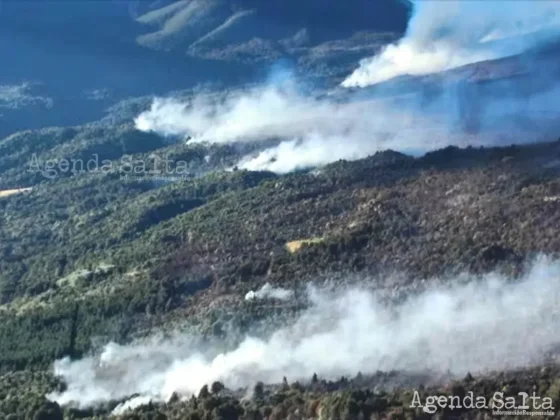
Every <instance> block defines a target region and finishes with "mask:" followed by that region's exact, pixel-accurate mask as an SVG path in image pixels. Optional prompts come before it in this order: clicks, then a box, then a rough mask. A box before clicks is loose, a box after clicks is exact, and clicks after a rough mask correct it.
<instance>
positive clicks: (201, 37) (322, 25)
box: [0, 0, 408, 137]
mask: <svg viewBox="0 0 560 420" xmlns="http://www.w3.org/2000/svg"><path fill="white" fill-rule="evenodd" d="M407 17H408V6H407V5H406V4H405V3H402V2H400V1H398V0H390V1H386V2H369V1H366V0H355V1H353V2H351V3H349V4H348V3H345V4H344V7H342V6H341V4H339V3H337V2H334V1H332V0H320V1H319V0H310V1H306V2H295V1H287V2H280V1H271V2H256V1H254V0H236V1H232V0H204V1H201V0H183V1H178V2H170V1H157V2H144V1H128V2H125V1H112V0H105V1H96V2H82V1H57V0H53V1H44V2H17V1H3V2H2V3H1V8H0V55H1V57H2V60H3V62H5V63H9V65H6V66H3V67H2V69H1V70H0V137H3V136H5V135H7V134H9V133H12V132H14V131H17V130H21V129H26V128H40V127H43V126H46V125H75V124H81V123H84V122H87V121H93V120H96V119H98V118H100V117H102V116H103V112H104V110H105V109H106V108H107V107H108V106H110V105H112V104H115V103H116V102H118V101H119V100H121V99H123V98H128V97H134V96H142V95H150V94H163V93H167V92H169V91H171V90H177V89H185V88H189V87H192V86H193V85H196V84H198V83H203V82H219V83H221V84H223V85H233V84H237V83H240V82H243V81H248V80H255V78H258V77H264V75H265V74H266V73H267V72H268V70H269V68H270V65H271V64H272V63H274V62H275V61H276V60H278V59H285V58H287V59H289V60H290V61H291V62H292V63H293V64H294V65H295V66H296V67H297V66H299V67H300V68H302V69H303V70H304V72H305V74H306V76H309V77H314V76H320V77H330V76H332V75H333V74H336V73H337V72H338V73H340V74H345V73H347V72H349V71H350V70H351V68H352V67H353V66H355V64H356V62H357V61H358V60H359V59H360V58H362V57H363V56H366V55H370V54H372V53H373V52H374V51H376V50H377V49H378V48H379V47H380V46H381V45H383V44H384V43H386V42H388V41H389V40H391V39H394V37H395V36H399V34H402V32H403V30H404V29H405V27H406V22H407ZM224 61H227V62H224ZM22 86H23V89H24V91H25V93H24V95H25V97H32V98H35V97H41V98H46V100H47V101H48V104H49V106H48V107H45V106H43V105H41V104H39V106H37V101H36V100H34V101H31V102H29V101H27V105H26V106H22V104H23V103H24V102H22V101H21V100H20V99H21V97H20V98H16V99H18V100H19V105H18V106H17V107H16V106H14V105H13V103H11V102H9V101H8V103H6V98H7V96H6V95H4V96H3V98H4V99H2V98H1V96H2V92H4V93H5V92H7V91H21V90H22ZM10 100H11V99H10ZM39 102H41V103H43V102H44V101H39ZM16 108H17V109H16Z"/></svg>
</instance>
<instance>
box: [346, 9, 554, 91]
mask: <svg viewBox="0 0 560 420" xmlns="http://www.w3.org/2000/svg"><path fill="white" fill-rule="evenodd" d="M413 5H414V13H413V16H412V18H411V20H410V22H409V26H408V29H407V33H406V35H405V36H404V38H402V39H401V40H400V41H398V42H397V43H396V44H392V45H389V46H387V47H385V48H384V49H383V50H382V52H381V53H380V54H379V55H377V56H375V57H371V58H368V59H364V60H363V61H362V62H361V63H360V66H359V68H358V69H356V70H355V71H354V72H353V73H352V74H351V75H350V76H349V77H348V78H346V79H345V80H344V81H343V82H342V86H344V87H352V86H359V87H364V86H368V85H372V84H376V83H379V82H383V81H385V80H389V79H392V78H394V77H396V76H402V75H422V74H428V73H435V72H440V71H443V70H448V69H451V68H454V67H459V66H462V65H466V64H470V63H475V62H479V61H484V60H491V59H496V58H501V57H507V56H511V55H515V54H519V53H521V52H523V51H525V50H527V49H530V48H532V47H535V46H537V45H540V44H542V43H543V42H546V41H549V40H551V39H555V38H557V37H558V35H559V34H560V4H559V3H558V2H557V1H546V0H543V1H526V0H520V1H514V2H508V3H507V4H505V3H504V2H503V1H492V0H491V1H476V0H475V1H457V0H449V1H445V2H429V1H421V0H416V1H413Z"/></svg>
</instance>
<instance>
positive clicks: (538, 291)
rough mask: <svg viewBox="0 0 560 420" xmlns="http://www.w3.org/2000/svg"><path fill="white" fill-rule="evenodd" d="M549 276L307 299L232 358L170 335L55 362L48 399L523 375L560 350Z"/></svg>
mask: <svg viewBox="0 0 560 420" xmlns="http://www.w3.org/2000/svg"><path fill="white" fill-rule="evenodd" d="M559 277H560V262H558V261H551V260H548V259H546V258H541V259H539V260H538V261H537V262H536V263H535V264H534V265H533V266H532V267H531V268H530V270H528V271H527V273H526V275H525V276H524V277H523V278H522V279H521V280H520V281H516V282H511V281H507V279H505V278H503V277H501V276H499V275H497V274H491V275H487V276H486V277H484V278H482V279H474V278H470V277H469V276H467V275H464V276H461V277H460V278H458V279H456V281H455V282H453V281H452V282H449V283H445V284H448V286H446V287H443V286H437V287H436V286H434V287H431V288H427V289H426V290H425V291H424V292H421V293H420V294H416V295H410V296H409V297H407V298H406V299H402V300H400V301H399V303H393V304H390V303H387V300H385V299H383V298H380V295H378V294H376V293H373V292H371V291H368V290H365V289H361V288H357V287H348V288H346V289H345V290H342V289H339V290H334V291H333V290H332V289H329V290H328V291H325V290H321V289H314V290H313V289H312V290H311V291H310V292H309V300H310V302H311V306H310V307H309V309H307V310H306V311H304V312H303V313H302V314H301V315H300V316H299V317H298V318H297V320H295V321H293V322H292V323H290V324H289V325H286V326H284V327H282V328H280V329H277V330H276V331H275V332H273V333H272V334H271V335H270V336H269V337H268V338H256V337H250V336H249V337H247V338H245V339H244V340H242V341H241V342H240V344H239V345H238V346H237V347H235V348H232V349H230V350H223V351H220V350H218V349H217V348H216V347H214V348H213V350H212V351H208V350H207V349H204V348H202V347H201V346H200V345H198V344H197V343H196V340H195V339H194V338H193V337H190V336H187V335H181V334H177V335H176V336H175V337H173V338H171V339H164V340H156V339H153V340H149V341H144V342H137V343H134V344H131V345H128V346H121V345H117V344H114V343H111V344H108V345H107V346H106V347H105V348H104V349H103V350H102V352H101V354H100V355H97V356H91V357H86V358H84V359H82V360H79V361H73V362H72V361H70V360H68V359H64V360H60V361H58V362H56V364H55V367H54V369H55V373H56V374H57V375H59V376H61V377H62V378H63V379H64V380H65V381H66V382H67V384H68V388H67V390H66V391H64V392H62V393H60V394H52V395H49V398H50V399H52V400H55V401H58V402H59V403H61V404H74V405H78V406H82V407H83V406H90V405H94V404H97V403H101V402H106V401H108V400H111V399H118V398H126V397H128V396H131V395H136V397H135V398H134V399H133V400H131V401H129V402H128V403H127V404H128V405H129V406H134V405H135V404H141V403H145V402H146V401H148V400H149V399H153V400H166V399H168V398H169V397H170V396H171V395H172V393H174V392H177V393H179V394H180V395H182V396H189V395H192V394H196V393H197V392H198V391H199V390H200V388H201V387H202V386H203V385H205V384H211V383H212V382H213V381H218V380H219V381H223V382H224V383H225V384H226V385H227V386H229V387H233V388H237V387H240V388H243V387H249V386H252V385H253V384H254V383H255V382H257V381H263V382H266V383H279V382H281V381H282V378H283V377H284V376H286V377H287V378H288V379H289V380H291V381H294V380H304V381H305V380H308V379H309V378H311V376H312V375H313V373H317V374H318V375H320V376H322V377H326V378H338V377H340V376H341V375H355V374H357V373H358V372H362V373H364V374H367V373H373V372H376V371H377V370H378V369H379V370H392V369H397V370H403V371H408V372H419V371H423V372H426V371H431V372H433V373H437V372H447V371H449V372H451V373H453V374H457V375H463V374H465V373H466V372H467V371H470V372H473V373H475V372H483V371H487V370H489V369H507V368H513V367H519V366H525V365H530V364H532V363H538V362H542V360H543V358H544V357H545V354H546V353H547V352H548V351H549V350H551V349H552V348H553V347H554V346H557V345H558V344H559V343H558V336H557V334H556V332H557V331H558V330H559V328H560V314H559V313H558V302H559V299H560V282H558V278H559ZM124 408H126V406H121V407H120V408H119V410H122V409H124Z"/></svg>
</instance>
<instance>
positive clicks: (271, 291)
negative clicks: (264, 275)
mask: <svg viewBox="0 0 560 420" xmlns="http://www.w3.org/2000/svg"><path fill="white" fill-rule="evenodd" d="M293 296H294V292H293V291H292V290H288V289H284V288H283V287H274V286H272V285H271V284H270V283H266V284H264V285H263V286H262V287H261V288H260V289H259V290H257V291H253V290H250V291H249V292H247V294H246V295H245V300H255V299H257V300H260V299H277V300H289V299H291V298H292V297H293Z"/></svg>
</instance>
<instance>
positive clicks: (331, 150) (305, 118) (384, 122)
mask: <svg viewBox="0 0 560 420" xmlns="http://www.w3.org/2000/svg"><path fill="white" fill-rule="evenodd" d="M517 83H519V82H517ZM512 86H513V85H512ZM515 86H517V88H519V86H520V85H519V84H518V85H515ZM515 86H513V89H515V88H516V87H515ZM552 93H553V92H550V93H547V94H541V95H535V96H533V97H532V98H531V102H530V103H528V102H527V101H528V98H527V96H521V97H517V98H507V97H506V98H502V97H501V96H500V97H496V98H493V97H492V96H491V94H492V92H490V96H489V97H487V98H485V99H484V98H481V99H480V101H481V102H484V104H485V106H486V110H485V111H484V112H481V113H480V114H481V115H479V117H478V118H479V119H480V122H479V124H480V127H481V131H480V132H479V133H478V134H477V135H476V136H473V135H471V134H466V133H465V132H464V131H463V128H462V121H461V120H462V118H463V115H462V114H461V112H462V111H461V110H460V102H461V93H460V92H458V91H457V90H456V89H454V88H449V89H447V90H443V91H442V92H441V93H440V94H439V96H437V97H436V98H435V99H433V100H431V102H429V103H427V102H426V101H424V100H423V98H422V95H421V93H418V92H416V93H414V92H413V93H411V94H409V95H405V96H401V97H392V98H384V99H381V98H377V99H376V98H373V97H370V98H368V99H365V100H364V99H361V100H348V98H346V99H345V100H344V101H342V100H338V99H336V98H335V97H333V96H327V95H325V96H311V95H306V94H303V93H301V92H300V91H299V90H298V89H297V87H296V86H295V83H291V82H289V83H283V84H280V85H279V84H271V85H267V86H264V87H253V88H250V89H241V90H239V91H235V92H228V93H224V94H222V95H219V94H218V95H212V96H202V95H201V96H195V97H193V98H192V99H191V100H190V101H188V102H181V101H178V100H176V99H156V100H155V101H154V103H153V104H152V107H151V109H150V110H148V111H146V112H144V113H142V114H140V115H139V116H138V117H137V118H136V127H137V128H138V129H140V130H143V131H155V132H158V133H161V134H163V135H173V136H178V135H179V136H189V137H191V140H190V141H191V142H209V143H237V142H256V143H259V142H263V144H264V141H265V140H267V141H270V140H276V141H277V145H276V146H273V147H270V142H268V143H267V144H268V148H265V146H263V148H262V149H261V150H260V152H258V153H256V154H253V155H250V156H246V157H244V158H243V159H241V161H240V162H239V164H238V166H239V167H240V168H242V169H249V170H270V171H274V172H277V173H286V172H290V171H293V170H296V169H301V168H308V167H315V166H320V165H324V164H327V163H330V162H333V161H336V160H339V159H347V160H354V159H359V158H363V157H366V156H368V155H370V154H372V153H375V152H377V151H379V150H386V149H393V150H398V151H401V152H405V153H412V154H422V153H425V152H427V151H430V150H434V149H438V148H441V147H445V146H448V145H457V146H466V145H469V144H470V145H474V146H476V145H497V144H501V143H502V141H503V142H505V143H506V144H508V145H509V144H512V143H521V142H531V141H535V140H541V139H542V138H541V137H544V138H545V139H546V136H545V134H549V131H551V130H550V127H549V126H550V122H546V123H541V120H542V118H543V115H546V113H547V112H548V113H551V112H552V113H551V115H550V116H548V118H549V119H551V121H553V120H554V118H556V117H557V116H558V105H557V101H555V100H554V98H553V96H554V95H553V94H552ZM520 113H521V114H522V116H523V120H524V121H525V120H530V121H534V123H533V124H532V125H529V126H527V127H521V126H518V123H519V121H521V120H520V119H519V118H516V116H518V115H519V114H520ZM556 121H557V120H556ZM556 128H557V127H556ZM547 130H548V131H547ZM503 133H507V134H506V136H505V137H506V138H505V139H503V138H504V136H503Z"/></svg>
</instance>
